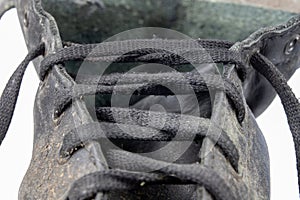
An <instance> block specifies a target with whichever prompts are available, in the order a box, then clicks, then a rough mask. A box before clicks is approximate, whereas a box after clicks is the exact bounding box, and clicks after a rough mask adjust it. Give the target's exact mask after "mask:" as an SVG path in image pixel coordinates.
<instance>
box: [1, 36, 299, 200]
mask: <svg viewBox="0 0 300 200" xmlns="http://www.w3.org/2000/svg"><path fill="white" fill-rule="evenodd" d="M195 44H196V45H195ZM149 46H150V47H151V48H149ZM199 46H200V47H201V48H199ZM232 46H233V43H231V42H227V41H220V40H196V41H195V40H160V39H152V40H127V41H117V42H106V43H102V44H101V45H99V44H70V45H69V46H66V47H64V48H62V49H60V50H58V51H57V52H56V53H54V54H50V55H47V56H46V57H44V59H43V61H42V62H41V65H40V73H39V77H40V79H41V81H44V79H45V78H46V77H47V75H48V74H49V72H50V71H51V68H52V67H53V66H54V65H56V64H64V63H65V62H67V61H83V60H87V61H89V62H116V63H118V62H119V63H126V62H143V63H160V64H166V65H171V66H178V65H182V64H189V63H197V64H206V63H223V64H235V65H236V66H237V69H238V71H239V72H240V74H241V76H240V77H241V78H242V79H243V78H245V70H244V69H245V64H244V63H243V62H242V60H240V52H236V51H232V50H231V49H230V48H231V47H232ZM137 49H138V50H137ZM161 49H168V50H161ZM44 51H45V45H44V44H40V45H39V46H37V47H36V48H35V49H34V50H32V51H30V52H29V53H28V55H27V56H26V58H25V59H24V61H23V62H22V63H21V64H20V65H19V67H18V68H17V69H16V71H15V72H14V73H13V75H12V76H11V78H10V79H9V81H8V83H7V85H6V87H5V89H4V91H3V93H2V96H1V99H0V144H1V143H2V141H3V139H4V138H5V135H6V133H7V130H8V128H9V125H10V122H11V119H12V116H13V112H14V109H15V105H16V102H17V98H18V94H19V90H20V86H21V82H22V78H23V76H24V73H25V70H26V67H27V65H28V63H29V62H30V61H31V60H33V59H35V58H36V57H38V56H40V55H43V54H44ZM128 52H129V53H128ZM250 62H251V65H252V66H253V68H254V69H255V70H256V71H258V72H259V73H260V74H261V75H263V76H264V77H265V78H266V79H267V80H268V81H269V82H270V83H271V84H272V86H273V87H274V89H275V90H276V92H277V93H278V95H279V97H280V99H281V101H282V104H283V106H284V109H285V113H286V115H287V119H288V123H289V126H290V130H291V133H292V136H293V140H294V144H295V150H296V156H297V169H298V180H299V179H300V174H299V172H300V160H299V159H300V137H299V134H300V128H299V127H300V124H299V123H300V110H299V109H300V107H299V102H298V99H297V98H296V97H295V95H294V93H293V92H292V90H291V88H290V87H289V86H288V84H287V81H286V79H285V77H284V76H283V75H282V74H281V72H279V70H278V69H277V68H276V67H275V66H274V65H273V64H272V63H271V62H270V61H269V60H268V59H267V58H266V57H264V56H263V55H261V54H260V53H255V54H254V55H253V56H252V57H251V59H250ZM122 76H123V74H122V73H112V74H106V75H103V76H101V77H93V76H83V77H79V78H78V80H77V82H76V84H75V85H74V87H73V88H69V89H68V90H62V91H61V93H60V94H61V95H58V96H57V97H56V99H57V100H56V103H55V108H56V109H55V113H54V116H55V117H59V116H60V115H61V114H62V113H63V112H64V110H65V109H67V108H68V107H69V106H70V105H71V102H72V100H74V99H76V98H80V97H82V96H86V95H93V94H95V93H96V94H112V93H113V92H114V93H115V92H116V93H117V94H132V91H135V94H137V95H166V96H167V95H172V94H171V93H170V91H169V90H166V89H165V87H162V85H163V86H173V87H172V88H175V90H176V91H175V92H174V91H172V92H174V93H176V94H187V91H189V89H188V88H187V86H186V81H187V82H188V84H189V86H191V88H192V89H193V91H194V92H195V93H196V94H199V93H201V92H208V91H209V88H212V89H214V90H219V91H224V92H225V94H226V96H227V98H228V99H229V100H230V102H231V103H232V106H233V109H234V110H235V112H236V117H237V120H238V121H239V122H240V123H241V122H242V121H243V119H244V117H245V106H244V102H243V97H242V94H241V92H239V89H238V86H236V85H235V84H234V83H233V82H232V81H231V80H230V79H228V78H226V77H225V76H222V77H220V76H217V75H213V74H205V75H201V74H199V73H197V72H194V71H192V72H162V73H155V74H147V73H132V74H126V76H125V77H124V78H123V77H122ZM121 77H122V81H121V82H119V80H120V78H121ZM182 77H184V79H185V80H184V81H183V79H182ZM117 83H118V84H117ZM174 86H175V87H174ZM137 88H138V89H137ZM96 114H97V118H98V120H99V122H94V123H89V124H84V125H82V126H80V127H77V128H76V129H74V130H70V132H69V133H67V134H66V135H65V137H64V140H63V144H62V147H61V149H60V156H61V157H62V158H69V157H71V156H72V155H73V154H74V152H76V151H78V150H79V149H80V148H83V147H84V146H85V144H87V143H88V142H89V141H94V140H99V139H101V138H108V139H125V140H132V141H134V140H144V141H171V140H173V139H174V138H176V140H178V141H185V140H189V139H190V138H193V139H194V140H199V139H201V138H204V137H208V138H210V139H211V140H212V141H213V142H215V143H216V145H217V146H218V147H219V148H220V150H221V151H222V153H223V154H224V156H225V157H226V158H227V159H228V160H229V162H230V164H231V166H232V167H233V169H234V170H235V171H236V172H238V162H239V152H238V150H237V148H236V146H235V145H234V143H233V142H232V140H231V139H230V138H229V136H228V134H227V133H226V132H225V131H224V130H221V129H220V131H215V132H218V134H214V131H212V133H211V134H208V135H206V133H207V130H208V128H209V126H210V125H211V120H210V119H207V118H202V117H199V116H191V115H186V114H177V113H162V112H155V111H146V110H139V109H133V108H118V107H98V108H96ZM116 114H117V116H118V117H117V118H116V117H115V115H116ZM150 116H151V117H153V116H154V117H155V118H156V119H161V118H163V119H166V120H165V122H164V124H163V128H161V127H162V126H161V122H160V121H159V120H156V121H155V122H151V123H149V118H150ZM180 122H186V123H188V124H191V125H193V124H196V125H197V126H196V128H189V127H188V126H185V127H184V128H182V127H180V128H179V126H178V124H180ZM119 125H122V127H123V128H125V129H126V130H128V132H130V134H126V132H127V131H124V130H121V129H120V128H119ZM157 127H160V128H157ZM194 127H195V126H194ZM123 128H122V129H123ZM214 128H215V129H216V130H219V128H218V127H217V126H216V127H214ZM103 130H105V132H104V131H103ZM175 135H176V137H175ZM107 155H108V158H107V159H109V160H110V161H111V162H112V163H114V165H115V166H116V168H115V169H108V170H103V171H99V172H94V173H91V174H87V175H85V176H83V177H81V178H80V179H78V180H76V181H75V182H74V183H73V184H72V186H71V188H70V190H69V192H68V197H67V199H70V200H71V199H72V200H73V199H89V198H92V197H94V196H95V195H96V194H97V193H99V192H109V191H117V190H131V189H135V188H139V187H141V186H142V185H144V184H197V185H201V186H204V187H205V189H206V190H207V191H208V192H209V193H210V194H211V195H212V196H213V197H214V198H215V199H217V200H228V199H239V197H237V196H236V194H234V193H233V191H232V190H231V189H230V186H229V185H227V184H226V181H225V180H223V179H222V178H221V177H220V176H219V175H218V174H217V173H216V172H215V171H214V170H213V169H210V168H208V167H206V166H204V165H199V164H197V163H195V164H175V163H168V162H165V161H159V160H155V159H152V158H148V157H144V156H141V155H138V154H134V153H131V152H128V151H125V150H124V151H121V150H112V151H109V152H108V153H107ZM143 169H147V170H148V171H151V170H153V171H155V173H154V172H152V173H149V172H148V173H146V172H143ZM157 169H159V170H157Z"/></svg>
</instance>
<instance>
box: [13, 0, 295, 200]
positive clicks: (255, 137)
mask: <svg viewBox="0 0 300 200" xmlns="http://www.w3.org/2000/svg"><path fill="white" fill-rule="evenodd" d="M17 8H18V14H19V17H20V22H21V24H22V22H23V19H24V16H25V14H24V13H26V12H27V13H28V14H27V16H29V18H28V20H29V24H28V27H25V26H24V25H22V28H23V32H24V36H25V40H26V43H27V45H28V48H29V49H31V48H33V47H34V46H36V45H37V44H39V43H40V42H41V41H44V42H45V43H46V47H47V52H46V53H53V52H55V51H56V49H58V48H61V47H62V44H61V40H60V37H59V30H58V29H57V26H56V23H55V21H54V19H53V18H52V17H51V16H50V15H49V14H47V13H45V12H44V11H43V10H42V7H41V4H40V1H39V0H18V1H17ZM294 26H295V28H292V27H294ZM298 27H299V25H298V19H295V20H294V21H293V22H290V24H289V26H282V27H281V28H275V29H273V28H270V29H264V30H261V31H258V32H257V33H256V34H254V35H252V36H251V37H250V38H249V39H247V40H245V41H244V42H242V43H241V45H242V46H243V47H245V48H246V51H245V52H244V55H243V56H245V59H246V60H247V58H248V56H250V55H251V54H253V52H255V51H256V50H259V49H260V50H261V51H262V52H263V53H264V55H266V56H267V57H269V58H270V59H271V60H272V61H273V62H276V63H274V64H276V66H277V67H278V68H279V69H280V70H282V72H283V73H285V75H286V76H287V77H288V76H291V75H292V73H293V72H294V71H295V69H296V68H297V67H298V64H299V58H298V57H296V54H295V55H290V57H289V59H287V57H286V56H284V55H281V54H280V53H279V52H280V51H279V50H280V49H281V48H282V46H284V44H285V42H286V41H288V40H289V39H290V38H291V37H292V33H291V31H293V33H295V32H298V31H299V30H298ZM288 28H290V29H288ZM284 29H287V30H284ZM74 34H76V33H74ZM260 38H264V39H263V40H261V41H262V42H258V39H260ZM275 47H276V48H275ZM276 49H277V50H276ZM297 52H298V48H297ZM39 62H40V60H37V61H35V67H36V69H37V71H38V70H39V68H38V66H39ZM284 66H288V67H284ZM251 70H252V69H251V67H250V66H249V74H250V76H249V77H248V78H247V79H246V82H245V83H244V93H245V94H246V96H247V98H248V99H247V100H248V102H249V103H250V104H251V103H254V102H256V104H253V105H252V109H253V110H254V113H255V112H257V113H259V111H260V110H263V109H265V107H267V105H268V101H262V102H260V101H259V99H249V97H250V95H254V94H255V95H256V93H257V92H258V96H259V95H260V93H259V92H260V91H262V90H263V91H269V90H268V86H266V85H265V84H264V83H261V84H260V85H261V86H262V88H260V89H257V90H253V89H252V87H253V86H255V87H257V86H256V83H257V82H256V80H257V79H260V78H261V77H257V74H255V73H254V72H253V71H251ZM251 73H254V74H252V75H251ZM229 76H230V77H231V78H232V79H233V80H235V82H236V84H239V85H240V86H241V84H242V83H240V82H239V80H238V77H237V74H236V73H235V70H232V71H231V73H230V74H229ZM72 84H74V82H73V80H72V79H71V78H70V77H69V76H68V75H67V73H66V72H65V70H64V69H61V68H60V67H59V66H55V67H54V68H53V70H52V71H51V72H50V74H49V75H48V77H47V78H46V79H45V81H44V82H42V83H41V84H40V87H39V90H38V92H37V97H36V102H35V108H34V118H35V139H34V152H33V157H32V161H31V164H30V167H29V169H28V171H27V173H26V176H25V177H24V180H23V182H22V186H21V188H20V192H19V199H61V198H62V197H64V195H65V193H66V192H67V190H68V188H69V187H70V185H71V184H72V182H73V181H74V180H76V179H77V178H79V177H81V176H83V175H84V174H87V173H91V172H94V171H98V170H102V169H105V168H106V166H105V163H106V161H105V159H104V158H103V157H101V147H100V146H99V143H95V142H92V143H91V144H90V145H88V146H87V147H85V148H83V149H82V150H80V151H78V152H77V153H75V154H74V155H73V156H72V158H71V159H70V160H68V161H67V162H66V163H64V164H62V163H59V162H58V161H59V157H58V151H59V149H60V146H61V142H62V138H63V136H64V134H66V133H67V132H68V131H69V130H71V129H72V128H74V126H79V125H80V124H83V123H87V122H90V121H92V119H91V117H90V115H89V113H88V112H87V110H86V108H85V104H84V102H83V101H81V100H76V101H75V102H74V103H73V106H72V107H71V108H69V109H67V110H66V111H65V112H64V113H63V115H62V116H61V117H60V118H59V119H55V120H54V119H53V113H54V107H53V105H54V101H55V95H53V94H56V93H59V90H60V89H61V88H64V87H70V86H71V85H72ZM247 84H248V86H247ZM258 88H259V87H258ZM251 91H255V93H254V94H253V93H252V94H250V93H251ZM247 92H248V95H247ZM249 92H250V93H249ZM217 96H218V100H220V102H221V107H223V108H224V110H223V111H224V112H225V114H224V115H215V114H213V116H212V118H213V119H214V120H215V121H216V122H219V123H223V124H222V125H223V128H224V129H225V130H226V131H227V132H228V134H229V137H230V138H231V139H232V140H233V142H234V144H235V145H236V146H237V148H238V150H239V153H240V161H239V172H238V173H237V172H235V171H234V170H233V169H232V167H231V165H230V164H229V162H228V160H227V159H226V158H225V157H224V156H223V155H222V153H221V152H220V151H219V149H218V148H216V147H214V148H213V149H212V151H211V152H210V153H209V154H208V155H207V156H205V157H204V158H203V159H202V160H201V164H205V165H207V166H209V167H211V168H213V169H215V170H216V171H217V172H218V173H219V174H220V176H222V177H223V178H224V179H225V180H226V181H227V183H228V185H230V186H231V188H232V190H233V192H234V194H235V195H236V196H237V197H239V198H238V199H245V200H248V199H257V200H261V199H266V200H267V199H269V198H270V197H269V189H270V188H269V183H270V177H269V158H268V150H267V146H266V143H265V140H264V137H263V135H262V133H261V131H260V130H259V128H258V127H257V124H256V122H255V119H254V116H253V115H252V113H251V111H250V109H247V113H246V119H245V121H244V122H243V123H242V124H239V123H238V121H237V120H236V116H235V112H234V111H233V110H232V108H231V106H230V104H229V102H227V99H226V97H225V95H224V94H222V93H220V94H218V95H217ZM261 98H264V99H265V98H267V99H269V101H271V100H270V99H272V95H267V96H266V97H264V96H262V97H261ZM250 106H251V105H250ZM255 109H257V110H258V111H255ZM220 116H222V117H223V118H222V120H219V117H220ZM209 143H210V140H209V139H205V140H204V141H203V146H202V147H201V150H202V152H205V151H206V148H207V147H209V145H210V144H209ZM91 146H93V147H92V148H91ZM91 149H97V150H98V151H92V150H91ZM99 152H100V153H99ZM168 189H169V188H168ZM182 189H183V190H185V189H184V188H182ZM151 191H154V190H151V189H150V190H145V191H144V192H143V193H144V194H145V193H148V194H147V195H148V199H151V197H153V194H152V193H151ZM196 191H197V192H196V193H194V194H193V195H194V196H193V197H190V196H188V195H190V194H191V193H190V191H189V192H188V194H187V196H188V198H191V199H199V200H200V199H212V198H211V196H210V195H209V194H208V193H207V192H206V191H205V190H204V189H203V188H201V187H198V188H197V189H196ZM164 192H165V190H164V188H163V187H161V188H160V189H159V191H158V192H157V194H159V193H164ZM179 192H180V194H179ZM172 194H173V195H174V196H177V197H182V199H183V198H184V197H183V196H180V195H182V192H181V191H180V190H178V191H177V193H176V188H175V190H172ZM142 195H143V194H142ZM142 195H141V196H142ZM168 195H169V194H168ZM116 198H118V197H116ZM134 198H136V199H138V198H139V197H134ZM157 198H159V197H157ZM165 199H168V196H167V197H166V198H165ZM169 199H174V198H171V197H170V196H169Z"/></svg>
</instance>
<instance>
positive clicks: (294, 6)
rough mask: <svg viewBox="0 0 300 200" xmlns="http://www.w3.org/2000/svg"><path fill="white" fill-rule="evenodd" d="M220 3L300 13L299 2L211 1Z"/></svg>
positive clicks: (292, 0)
mask: <svg viewBox="0 0 300 200" xmlns="http://www.w3.org/2000/svg"><path fill="white" fill-rule="evenodd" d="M213 1H221V2H234V3H239V4H250V5H256V6H261V7H267V8H274V9H279V10H286V11H291V12H296V13H300V0H213Z"/></svg>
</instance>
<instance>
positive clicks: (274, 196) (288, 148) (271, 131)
mask: <svg viewBox="0 0 300 200" xmlns="http://www.w3.org/2000/svg"><path fill="white" fill-rule="evenodd" d="M26 54H27V49H26V46H25V42H24V39H23V35H22V32H21V29H20V26H19V21H18V19H17V14H16V11H15V10H11V11H9V12H8V13H6V14H5V15H4V16H3V18H2V19H1V20H0V58H1V59H0V94H1V93H2V90H3V88H4V86H5V84H6V82H7V81H8V79H9V77H10V76H11V74H12V73H13V71H14V70H15V69H16V67H17V66H18V65H19V64H20V62H21V61H22V60H23V58H24V57H25V55H26ZM299 82H300V70H299V71H298V73H296V74H295V75H294V76H293V78H292V79H291V80H290V82H289V83H290V85H291V86H292V88H293V90H294V92H295V93H296V95H297V97H300V86H299ZM38 84H39V80H38V77H37V75H36V72H35V70H34V67H33V65H32V64H30V66H29V67H28V70H27V71H26V74H25V77H24V80H23V84H22V87H21V92H20V96H19V99H18V103H17V107H16V110H15V115H14V117H13V120H12V123H11V126H10V128H9V131H8V134H7V137H6V138H5V140H4V142H3V144H2V146H1V147H0V188H1V189H0V199H1V200H16V199H17V195H18V188H19V186H20V184H21V181H22V178H23V176H24V174H25V172H26V169H27V167H28V165H29V163H30V159H31V152H32V143H33V103H34V98H35V93H36V90H37V87H38ZM258 123H259V125H260V127H261V129H262V131H263V133H264V135H265V137H266V140H267V143H268V146H269V153H270V159H271V163H270V164H271V200H283V199H284V200H285V199H287V200H298V199H299V198H298V186H297V173H296V161H295V152H294V146H293V143H292V137H291V134H290V131H289V128H288V125H287V121H286V117H285V114H284V111H283V108H282V106H281V104H280V101H279V99H278V97H277V98H276V100H275V101H274V102H273V103H272V105H271V106H270V107H269V108H268V110H267V111H266V112H265V113H264V114H263V115H262V116H261V117H259V118H258ZM37 178H38V177H37Z"/></svg>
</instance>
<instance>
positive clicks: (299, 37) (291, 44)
mask: <svg viewBox="0 0 300 200" xmlns="http://www.w3.org/2000/svg"><path fill="white" fill-rule="evenodd" d="M299 40H300V35H296V36H295V38H294V39H292V40H290V42H289V43H287V44H286V46H285V50H284V53H285V54H286V55H289V54H291V53H292V52H293V51H294V50H295V46H296V44H297V43H298V41H299Z"/></svg>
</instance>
